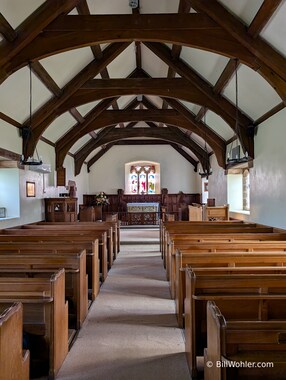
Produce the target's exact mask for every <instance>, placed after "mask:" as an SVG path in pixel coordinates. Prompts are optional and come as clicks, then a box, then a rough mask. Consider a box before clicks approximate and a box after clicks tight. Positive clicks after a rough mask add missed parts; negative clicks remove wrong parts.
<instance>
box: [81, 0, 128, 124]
mask: <svg viewBox="0 0 286 380" xmlns="http://www.w3.org/2000/svg"><path fill="white" fill-rule="evenodd" d="M77 11H78V13H79V15H90V11H89V7H88V4H87V2H86V0H81V2H80V3H79V5H78V6H77ZM90 48H91V51H92V53H93V56H94V58H95V59H102V50H101V47H100V46H99V45H95V46H91V47H90ZM100 76H101V78H103V79H109V73H108V70H107V67H104V68H103V70H102V71H101V72H100ZM112 108H113V109H114V110H119V107H118V103H117V101H116V100H114V102H113V103H112ZM120 127H121V128H124V125H123V124H121V125H120Z"/></svg>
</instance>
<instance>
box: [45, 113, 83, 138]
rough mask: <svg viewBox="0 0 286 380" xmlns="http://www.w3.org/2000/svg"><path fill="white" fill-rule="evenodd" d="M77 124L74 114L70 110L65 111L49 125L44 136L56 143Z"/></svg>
mask: <svg viewBox="0 0 286 380" xmlns="http://www.w3.org/2000/svg"><path fill="white" fill-rule="evenodd" d="M75 124H76V120H75V119H74V118H73V117H72V115H71V114H70V113H69V112H65V113H64V114H62V115H61V116H59V117H58V118H57V119H55V120H54V121H53V122H52V123H51V124H50V125H49V126H48V128H47V129H46V130H45V132H44V134H43V136H44V137H45V138H47V139H48V140H50V141H52V142H54V143H55V142H56V141H57V140H59V139H60V138H61V137H62V136H63V135H64V134H65V133H66V132H68V131H69V130H70V129H71V128H72V127H73V126H74V125H75Z"/></svg>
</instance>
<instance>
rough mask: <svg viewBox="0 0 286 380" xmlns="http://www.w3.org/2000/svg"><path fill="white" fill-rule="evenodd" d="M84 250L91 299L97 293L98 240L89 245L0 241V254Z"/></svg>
mask: <svg viewBox="0 0 286 380" xmlns="http://www.w3.org/2000/svg"><path fill="white" fill-rule="evenodd" d="M82 250H85V251H86V252H89V253H86V274H87V276H88V289H89V295H90V297H89V298H91V300H94V299H95V298H96V296H97V295H98V293H99V287H100V281H99V259H98V241H95V244H94V245H93V244H92V245H91V244H90V242H87V243H84V242H82V243H68V242H64V243H61V242H58V243H55V242H52V241H44V242H43V241H42V242H40V243H39V242H26V241H25V240H24V241H16V242H1V241H0V255H1V254H6V253H7V254H8V253H19V254H22V253H24V254H29V253H33V252H36V253H41V254H71V255H73V254H77V253H79V252H81V251H82Z"/></svg>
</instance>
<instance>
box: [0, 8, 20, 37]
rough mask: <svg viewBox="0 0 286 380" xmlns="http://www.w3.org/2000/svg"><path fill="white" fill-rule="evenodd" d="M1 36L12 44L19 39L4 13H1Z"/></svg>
mask: <svg viewBox="0 0 286 380" xmlns="http://www.w3.org/2000/svg"><path fill="white" fill-rule="evenodd" d="M0 34H2V36H3V37H4V38H5V39H6V40H7V41H9V42H12V41H14V40H15V39H16V38H17V33H16V32H15V30H14V29H13V28H12V26H11V25H10V24H9V22H8V21H7V20H6V18H5V17H4V16H3V15H2V13H0Z"/></svg>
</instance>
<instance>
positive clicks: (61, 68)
mask: <svg viewBox="0 0 286 380" xmlns="http://www.w3.org/2000/svg"><path fill="white" fill-rule="evenodd" d="M93 59H94V57H93V54H92V52H91V49H90V48H89V47H85V48H81V49H75V50H70V51H66V52H64V53H59V54H55V55H52V56H50V57H47V58H44V59H42V60H41V61H40V62H41V64H42V65H43V66H44V68H45V69H46V70H47V72H48V73H49V74H50V75H51V77H52V78H53V79H54V81H55V82H56V83H57V84H58V86H59V87H60V88H63V87H64V86H65V85H66V84H67V83H68V82H69V81H70V80H71V79H72V78H73V77H74V76H75V75H76V74H77V73H79V72H80V71H81V70H82V69H83V68H84V67H85V66H87V65H88V64H89V63H90V62H91V61H92V60H93Z"/></svg>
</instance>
